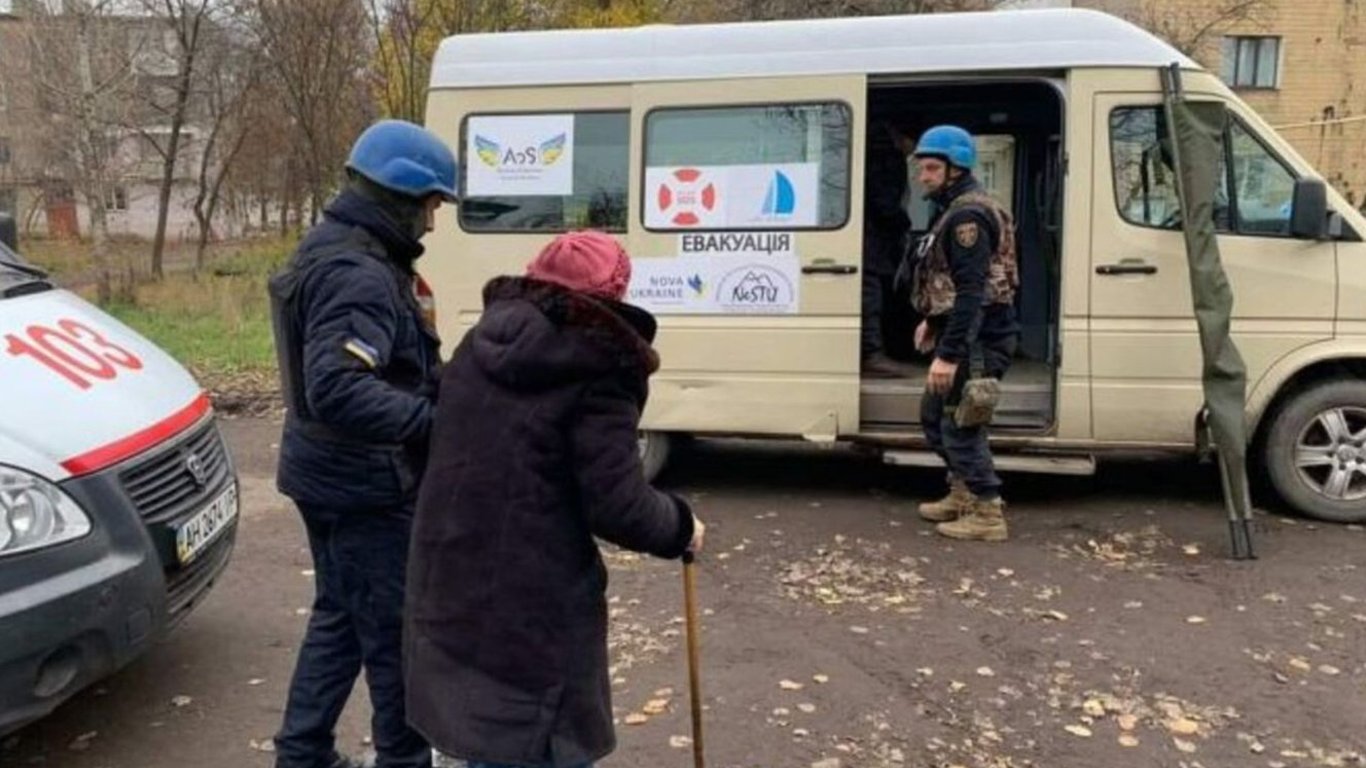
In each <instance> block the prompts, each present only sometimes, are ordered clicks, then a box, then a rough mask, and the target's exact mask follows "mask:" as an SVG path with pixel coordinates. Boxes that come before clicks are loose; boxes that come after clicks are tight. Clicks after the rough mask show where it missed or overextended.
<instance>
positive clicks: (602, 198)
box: [458, 111, 631, 232]
mask: <svg viewBox="0 0 1366 768" xmlns="http://www.w3.org/2000/svg"><path fill="white" fill-rule="evenodd" d="M462 134H463V136H464V140H463V141H462V150H463V151H462V154H463V160H464V162H463V163H462V164H461V169H462V170H464V171H465V173H463V174H461V175H462V176H463V179H462V181H463V184H464V192H465V196H464V197H463V198H462V199H461V201H460V205H459V207H458V211H459V215H460V226H461V227H463V228H464V229H465V230H466V231H468V232H564V231H566V230H571V229H583V228H592V229H604V230H607V231H609V232H624V231H626V200H627V191H626V190H627V186H628V182H629V180H630V168H629V166H630V142H631V123H630V116H629V115H628V113H626V112H624V111H610V112H577V113H573V112H567V113H557V114H500V115H471V116H470V117H469V118H468V119H466V120H465V124H464V127H463V130H462Z"/></svg>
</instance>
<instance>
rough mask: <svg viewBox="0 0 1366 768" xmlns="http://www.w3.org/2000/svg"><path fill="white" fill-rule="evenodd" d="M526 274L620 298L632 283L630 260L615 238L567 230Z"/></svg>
mask: <svg viewBox="0 0 1366 768" xmlns="http://www.w3.org/2000/svg"><path fill="white" fill-rule="evenodd" d="M526 274H527V277H530V278H534V279H536V280H544V281H546V282H548V283H556V284H558V285H562V286H564V287H565V288H569V289H570V290H574V291H580V292H582V293H587V294H590V295H592V296H597V297H599V298H604V299H611V300H613V301H621V300H622V299H624V298H625V297H626V288H627V286H628V285H629V284H630V282H631V259H630V258H629V257H627V255H626V250H625V249H624V248H622V247H621V243H619V242H617V240H616V238H614V237H612V236H611V235H608V234H604V233H602V232H593V231H581V232H566V233H564V234H563V235H560V236H559V237H557V238H555V239H554V240H552V241H551V242H550V245H547V246H546V247H545V248H544V249H543V250H542V251H541V253H540V255H538V256H537V257H536V258H535V259H534V260H533V261H532V262H531V263H530V264H528V265H527V268H526Z"/></svg>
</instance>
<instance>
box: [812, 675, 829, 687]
mask: <svg viewBox="0 0 1366 768" xmlns="http://www.w3.org/2000/svg"><path fill="white" fill-rule="evenodd" d="M811 679H812V680H815V681H816V682H818V683H820V684H821V685H825V684H826V683H828V682H830V676H829V675H812V677H811Z"/></svg>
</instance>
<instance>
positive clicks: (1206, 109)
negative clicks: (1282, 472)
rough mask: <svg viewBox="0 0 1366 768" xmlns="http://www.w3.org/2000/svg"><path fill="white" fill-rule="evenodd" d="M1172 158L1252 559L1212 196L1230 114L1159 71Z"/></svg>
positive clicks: (1198, 312) (1207, 363)
mask: <svg viewBox="0 0 1366 768" xmlns="http://www.w3.org/2000/svg"><path fill="white" fill-rule="evenodd" d="M1161 74H1162V86H1163V93H1164V95H1165V97H1166V99H1165V103H1166V117H1167V125H1168V128H1169V131H1170V133H1171V137H1172V142H1171V150H1172V160H1173V165H1174V166H1175V168H1176V171H1177V173H1176V176H1177V182H1178V183H1177V192H1178V194H1179V196H1180V199H1181V211H1182V217H1181V220H1182V226H1181V228H1182V230H1183V232H1184V233H1185V238H1186V256H1187V260H1188V262H1189V265H1190V281H1191V298H1192V299H1193V301H1194V304H1195V319H1196V323H1197V325H1198V326H1199V329H1200V350H1201V353H1202V356H1203V358H1204V370H1203V374H1202V382H1203V384H1204V391H1205V409H1206V418H1207V424H1208V427H1209V429H1210V432H1211V436H1212V439H1213V442H1214V445H1215V447H1216V448H1217V449H1218V457H1219V468H1220V472H1221V476H1222V479H1223V489H1224V501H1225V505H1226V507H1227V510H1228V515H1229V528H1230V532H1231V534H1232V537H1233V556H1234V557H1235V558H1238V559H1243V558H1250V557H1253V552H1252V534H1251V527H1250V525H1249V521H1250V520H1251V516H1252V514H1251V513H1252V500H1251V498H1250V494H1249V492H1248V483H1247V443H1248V440H1247V421H1246V417H1245V416H1244V407H1245V404H1246V402H1247V367H1246V366H1245V365H1244V364H1243V357H1242V355H1240V354H1239V353H1238V347H1237V346H1236V345H1235V344H1234V343H1233V339H1232V337H1231V336H1230V334H1229V326H1230V321H1231V317H1232V314H1233V290H1232V288H1231V287H1230V286H1229V282H1228V275H1226V274H1225V273H1224V265H1223V262H1222V261H1221V260H1220V258H1219V241H1218V238H1217V237H1216V236H1215V227H1214V194H1215V190H1216V188H1217V187H1218V184H1219V181H1220V179H1219V174H1220V173H1221V172H1222V171H1223V164H1222V162H1221V160H1222V158H1223V147H1224V132H1225V128H1226V127H1227V123H1228V117H1227V115H1226V113H1225V110H1224V105H1223V103H1222V102H1218V101H1188V100H1187V99H1186V98H1185V97H1184V94H1183V93H1182V90H1181V80H1180V77H1181V74H1180V70H1179V69H1178V68H1177V67H1176V65H1173V66H1172V67H1171V68H1170V69H1164V70H1162V73H1161Z"/></svg>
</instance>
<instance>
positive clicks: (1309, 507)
mask: <svg viewBox="0 0 1366 768" xmlns="http://www.w3.org/2000/svg"><path fill="white" fill-rule="evenodd" d="M1266 470H1267V474H1268V475H1269V476H1270V478H1271V484H1272V486H1273V487H1274V488H1275V489H1276V492H1277V494H1279V495H1280V497H1281V498H1282V499H1283V500H1285V502H1286V503H1287V504H1289V505H1290V506H1292V507H1294V508H1295V509H1297V510H1299V511H1300V512H1303V513H1304V514H1306V515H1309V516H1310V517H1316V518H1318V519H1320V520H1327V521H1329V522H1334V523H1360V522H1366V381H1353V380H1337V381H1328V382H1324V383H1322V384H1319V385H1317V386H1314V387H1311V388H1309V389H1306V390H1304V391H1303V392H1300V393H1298V394H1296V395H1294V396H1293V397H1291V398H1290V400H1288V401H1287V402H1286V403H1285V405H1284V406H1282V407H1281V408H1280V410H1279V411H1277V413H1276V415H1275V416H1274V417H1273V420H1272V422H1271V426H1270V428H1269V430H1268V431H1267V436H1266Z"/></svg>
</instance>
